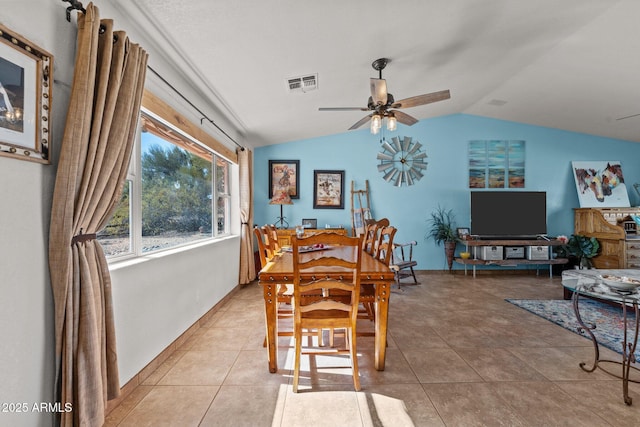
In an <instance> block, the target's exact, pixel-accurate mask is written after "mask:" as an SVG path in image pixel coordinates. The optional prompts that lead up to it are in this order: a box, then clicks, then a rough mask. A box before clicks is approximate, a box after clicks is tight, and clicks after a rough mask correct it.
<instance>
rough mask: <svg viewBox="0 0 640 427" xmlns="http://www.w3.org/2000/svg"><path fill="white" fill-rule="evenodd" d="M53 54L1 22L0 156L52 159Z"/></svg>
mask: <svg viewBox="0 0 640 427" xmlns="http://www.w3.org/2000/svg"><path fill="white" fill-rule="evenodd" d="M52 83H53V56H52V55H51V54H50V53H48V52H46V51H44V50H43V49H41V48H39V47H37V46H36V45H34V44H33V43H31V42H30V41H29V40H27V39H25V38H24V37H22V36H20V35H19V34H16V33H14V32H12V31H11V30H9V29H8V28H7V27H5V26H3V25H0V156H5V157H12V158H16V159H22V160H30V161H34V162H40V163H50V160H49V153H50V151H51V149H50V139H51V136H50V132H49V128H50V120H49V119H50V117H51V92H52V90H51V89H52Z"/></svg>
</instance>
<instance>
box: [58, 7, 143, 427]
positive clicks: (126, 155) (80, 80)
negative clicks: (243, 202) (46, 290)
mask: <svg viewBox="0 0 640 427" xmlns="http://www.w3.org/2000/svg"><path fill="white" fill-rule="evenodd" d="M147 57H148V55H147V53H146V52H145V51H144V50H143V49H142V48H140V46H138V45H136V44H134V43H131V42H130V41H129V39H128V37H127V35H126V33H124V32H122V31H117V32H114V31H113V22H112V21H111V20H100V17H99V11H98V8H97V7H95V6H94V5H93V4H89V5H88V6H87V8H86V14H85V15H82V14H80V15H78V40H77V51H76V63H75V70H74V77H73V86H72V90H71V99H70V104H69V110H68V112H67V121H66V125H65V131H64V137H63V141H62V147H61V152H60V160H59V163H58V169H57V175H56V183H55V190H54V194H53V206H52V211H51V225H50V226H51V230H50V235H49V271H50V274H51V286H52V288H53V296H54V302H55V331H56V398H57V400H58V401H59V402H61V403H62V405H63V406H62V407H64V405H65V404H71V405H72V407H73V411H71V412H66V413H63V414H61V415H60V416H61V419H60V424H61V425H63V426H71V425H82V426H101V425H102V424H103V423H104V415H105V407H106V402H107V400H109V399H112V398H114V397H117V396H118V394H119V393H120V385H119V378H118V364H117V353H116V340H115V331H114V323H113V309H112V301H111V278H110V275H109V269H108V265H107V262H106V259H105V255H104V253H103V251H102V247H101V246H100V244H99V243H98V241H97V240H95V233H96V232H97V231H98V230H100V229H101V228H102V227H103V226H104V225H105V224H106V222H108V220H109V217H110V216H111V214H112V212H113V209H115V206H116V204H117V203H118V201H119V199H120V196H121V194H122V189H123V186H124V180H125V178H126V174H127V170H128V166H129V159H130V157H131V151H132V146H133V143H134V138H135V131H136V123H137V119H138V115H139V110H140V102H141V99H142V91H143V87H144V78H145V73H146V64H147Z"/></svg>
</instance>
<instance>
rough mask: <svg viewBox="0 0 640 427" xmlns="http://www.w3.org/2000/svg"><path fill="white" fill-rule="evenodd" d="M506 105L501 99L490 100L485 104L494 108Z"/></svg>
mask: <svg viewBox="0 0 640 427" xmlns="http://www.w3.org/2000/svg"><path fill="white" fill-rule="evenodd" d="M506 103H507V101H503V100H502V99H492V100H491V101H489V102H487V105H493V106H496V107H502V106H503V105H504V104H506Z"/></svg>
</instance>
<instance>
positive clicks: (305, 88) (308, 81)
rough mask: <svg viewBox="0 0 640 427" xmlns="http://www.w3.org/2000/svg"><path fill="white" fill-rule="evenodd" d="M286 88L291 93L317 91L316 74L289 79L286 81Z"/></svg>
mask: <svg viewBox="0 0 640 427" xmlns="http://www.w3.org/2000/svg"><path fill="white" fill-rule="evenodd" d="M287 88H288V91H289V92H291V93H296V92H300V93H306V92H309V91H310V90H316V89H318V74H311V75H308V76H300V77H291V78H288V79H287Z"/></svg>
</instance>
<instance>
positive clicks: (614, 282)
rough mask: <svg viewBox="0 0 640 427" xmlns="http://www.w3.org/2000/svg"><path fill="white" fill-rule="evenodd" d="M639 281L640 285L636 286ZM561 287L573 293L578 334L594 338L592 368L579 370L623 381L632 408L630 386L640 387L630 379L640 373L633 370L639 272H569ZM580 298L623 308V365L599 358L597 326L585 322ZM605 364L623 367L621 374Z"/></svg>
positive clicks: (566, 273) (564, 273)
mask: <svg viewBox="0 0 640 427" xmlns="http://www.w3.org/2000/svg"><path fill="white" fill-rule="evenodd" d="M636 281H637V282H638V284H637V285H636ZM562 286H564V287H565V289H567V290H569V291H571V292H572V302H573V311H574V312H575V315H576V320H577V321H578V324H579V325H580V326H579V327H578V331H580V332H585V333H586V334H587V335H588V336H589V337H590V338H591V341H592V342H593V346H594V350H595V356H594V360H593V364H592V365H591V366H587V364H586V363H584V362H581V363H580V367H581V368H582V369H583V370H585V371H587V372H593V371H595V370H596V368H600V369H601V370H602V371H604V372H606V373H608V374H609V375H612V376H614V377H616V378H620V379H622V394H623V397H624V402H625V403H626V404H627V405H631V403H632V399H631V397H629V382H634V383H640V380H638V379H630V373H631V371H632V370H633V371H635V372H640V370H639V369H638V368H636V367H634V366H631V365H632V364H634V363H635V362H636V357H635V351H636V346H637V344H638V326H639V321H640V316H639V313H638V303H639V302H640V270H630V269H620V270H596V269H591V270H566V271H564V272H563V273H562ZM580 297H588V298H591V299H596V300H600V301H604V302H606V303H608V304H612V305H617V306H619V307H620V308H621V310H622V314H621V316H622V322H621V324H622V327H623V329H624V331H623V332H624V339H623V342H622V343H621V346H622V349H621V350H622V361H621V362H620V361H614V360H606V359H601V358H600V351H599V347H598V341H597V340H596V337H595V335H594V334H593V332H592V331H593V330H594V329H595V328H596V325H595V324H593V323H589V322H585V321H583V319H582V316H581V314H580ZM630 311H631V312H632V313H634V314H635V316H631V315H630V314H629V312H630ZM603 364H605V365H606V364H614V365H621V366H622V372H621V374H616V373H613V372H611V371H609V370H608V369H607V368H605V367H604V366H603Z"/></svg>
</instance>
